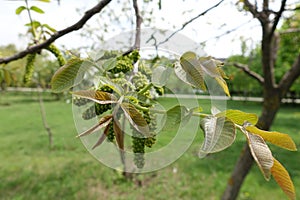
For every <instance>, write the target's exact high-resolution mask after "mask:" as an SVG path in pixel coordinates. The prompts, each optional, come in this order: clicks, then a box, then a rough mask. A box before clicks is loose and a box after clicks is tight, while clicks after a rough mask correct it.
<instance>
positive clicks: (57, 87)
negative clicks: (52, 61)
mask: <svg viewBox="0 0 300 200" xmlns="http://www.w3.org/2000/svg"><path fill="white" fill-rule="evenodd" d="M83 62H84V61H83V60H81V59H80V58H72V59H70V60H69V61H68V62H67V63H66V64H65V65H64V66H62V67H61V68H59V69H58V70H57V71H56V72H55V74H54V75H53V77H52V79H51V88H52V92H55V93H59V92H63V91H66V90H68V89H70V88H71V87H73V86H75V85H77V84H79V83H80V82H81V81H82V80H83V75H84V69H82V70H80V68H81V67H82V64H83ZM76 77H77V78H76Z"/></svg>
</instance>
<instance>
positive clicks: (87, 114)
mask: <svg viewBox="0 0 300 200" xmlns="http://www.w3.org/2000/svg"><path fill="white" fill-rule="evenodd" d="M94 117H96V112H95V108H94V105H92V106H91V107H89V108H88V109H86V110H85V111H84V112H83V113H82V118H83V119H84V120H89V119H92V118H94Z"/></svg>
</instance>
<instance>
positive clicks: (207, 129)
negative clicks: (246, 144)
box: [199, 116, 236, 158]
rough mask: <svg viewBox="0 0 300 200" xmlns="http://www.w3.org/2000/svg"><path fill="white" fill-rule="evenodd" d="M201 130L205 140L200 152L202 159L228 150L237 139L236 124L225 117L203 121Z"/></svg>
mask: <svg viewBox="0 0 300 200" xmlns="http://www.w3.org/2000/svg"><path fill="white" fill-rule="evenodd" d="M201 128H202V130H203V131H204V134H205V138H204V142H203V144H202V146H201V149H200V152H199V157H200V158H202V157H204V156H206V155H207V154H208V153H215V152H219V151H222V150H224V149H226V148H227V147H229V146H230V145H231V144H232V143H233V142H234V140H235V137H236V130H235V125H234V123H233V122H232V121H230V120H228V119H227V118H225V117H214V116H210V117H206V118H204V119H203V120H202V121H201Z"/></svg>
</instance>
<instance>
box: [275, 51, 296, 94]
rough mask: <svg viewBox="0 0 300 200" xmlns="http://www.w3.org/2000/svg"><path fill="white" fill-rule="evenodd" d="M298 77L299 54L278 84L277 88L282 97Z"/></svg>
mask: <svg viewBox="0 0 300 200" xmlns="http://www.w3.org/2000/svg"><path fill="white" fill-rule="evenodd" d="M299 76H300V54H299V55H298V56H297V58H296V59H295V61H294V64H293V65H292V67H291V68H290V70H289V71H287V72H286V73H285V74H284V75H283V77H282V79H281V81H280V82H279V84H278V88H279V90H280V92H281V95H282V96H284V95H285V94H286V92H287V90H288V89H289V88H290V87H291V86H292V84H293V83H294V81H295V80H296V79H297V78H298V77H299Z"/></svg>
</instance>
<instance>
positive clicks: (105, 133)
mask: <svg viewBox="0 0 300 200" xmlns="http://www.w3.org/2000/svg"><path fill="white" fill-rule="evenodd" d="M110 126H111V125H109V124H108V125H107V126H106V127H105V129H104V132H103V133H102V135H101V137H99V139H98V141H97V142H96V144H95V145H94V146H93V147H92V149H95V148H96V147H97V146H99V145H101V144H102V143H103V142H104V140H105V138H106V136H107V134H108V130H109V127H110Z"/></svg>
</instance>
